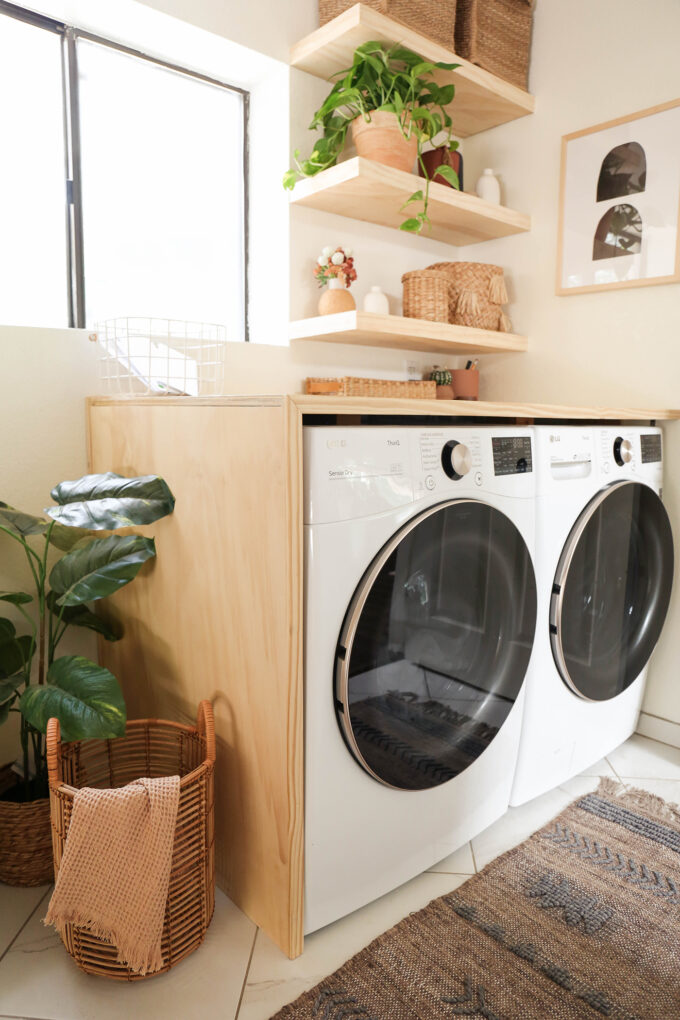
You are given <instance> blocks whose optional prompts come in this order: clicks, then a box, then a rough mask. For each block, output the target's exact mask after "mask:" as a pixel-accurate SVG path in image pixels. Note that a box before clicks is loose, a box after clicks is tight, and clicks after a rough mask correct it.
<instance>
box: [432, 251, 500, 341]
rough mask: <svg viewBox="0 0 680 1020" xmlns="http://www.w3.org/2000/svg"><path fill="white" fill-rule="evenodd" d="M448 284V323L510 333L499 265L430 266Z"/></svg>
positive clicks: (453, 263) (454, 264)
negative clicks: (504, 307)
mask: <svg viewBox="0 0 680 1020" xmlns="http://www.w3.org/2000/svg"><path fill="white" fill-rule="evenodd" d="M429 268H430V269H433V270H436V271H437V272H439V273H442V274H443V275H445V276H446V278H447V280H448V283H449V319H448V321H449V322H452V323H454V324H455V325H457V326H469V327H471V328H474V329H492V330H496V331H499V332H501V333H507V332H509V330H510V321H509V319H508V318H507V316H506V315H505V314H504V312H503V309H502V307H501V306H502V305H503V304H505V302H506V301H507V300H508V295H507V292H506V289H505V281H504V279H503V270H502V269H501V267H500V266H492V265H489V264H488V263H486V262H435V263H434V264H433V265H431V266H430V267H429Z"/></svg>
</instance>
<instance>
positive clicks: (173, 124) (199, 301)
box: [0, 0, 248, 340]
mask: <svg viewBox="0 0 680 1020" xmlns="http://www.w3.org/2000/svg"><path fill="white" fill-rule="evenodd" d="M7 15H9V16H7ZM0 59H1V61H2V63H1V65H0V82H1V83H2V85H3V86H4V94H5V95H12V97H13V102H12V103H11V104H3V107H2V109H1V110H0V125H1V126H2V130H3V137H4V138H5V139H11V140H13V141H12V143H10V145H9V146H8V150H7V151H10V152H12V153H13V154H15V158H14V159H13V160H12V161H7V162H8V164H9V165H8V166H3V167H2V168H0V183H1V184H2V192H1V193H0V194H1V195H2V197H0V216H1V223H0V226H1V227H2V242H1V243H0V272H1V273H2V276H0V279H2V281H3V285H2V289H1V290H0V323H3V324H7V323H8V324H20V325H49V326H62V325H66V324H69V325H77V326H89V327H92V326H94V325H95V323H97V322H101V321H102V320H105V319H112V318H116V317H129V316H149V317H152V316H155V317H158V318H165V319H175V320H192V321H196V322H206V323H207V322H211V323H218V324H220V325H222V326H224V327H226V336H227V339H229V340H240V339H244V338H247V281H246V266H247V251H246V245H247V230H246V204H247V193H246V189H247V185H246V180H247V166H246V153H247V137H246V132H247V110H248V96H247V94H246V93H245V92H243V91H242V90H239V89H236V88H234V87H231V86H228V85H226V84H224V83H222V82H217V81H214V80H213V79H208V78H207V77H204V76H201V75H199V74H196V73H194V72H191V71H189V70H185V69H182V68H177V67H174V66H172V67H171V66H169V65H166V64H164V63H162V62H160V61H157V60H155V59H152V58H149V57H146V56H144V55H142V54H138V53H134V52H132V51H130V50H126V49H125V48H123V47H120V46H118V45H116V44H114V43H111V42H109V41H107V40H105V39H100V38H98V37H95V36H92V35H90V34H88V33H85V32H80V31H78V30H76V29H72V28H69V27H68V26H65V25H61V24H59V23H57V22H52V21H49V20H48V19H44V18H41V17H39V16H37V15H36V16H34V15H30V14H28V13H27V12H23V11H21V9H19V8H15V7H13V6H12V5H10V4H6V3H2V0H0ZM26 125H31V129H30V130H27V127H26Z"/></svg>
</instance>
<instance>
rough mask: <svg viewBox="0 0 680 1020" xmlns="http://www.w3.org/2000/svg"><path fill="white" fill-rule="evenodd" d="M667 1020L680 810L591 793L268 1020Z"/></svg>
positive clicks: (673, 993) (679, 916)
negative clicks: (603, 1019) (449, 1019)
mask: <svg viewBox="0 0 680 1020" xmlns="http://www.w3.org/2000/svg"><path fill="white" fill-rule="evenodd" d="M460 1016H464V1017H473V1018H474V1017H477V1018H482V1020H553V1018H555V1020H576V1018H579V1020H581V1018H583V1020H586V1018H588V1020H597V1018H601V1017H611V1018H612V1020H657V1018H658V1020H679V1018H680V807H677V806H675V805H671V804H667V803H666V802H665V801H663V800H661V799H660V798H659V797H654V796H652V795H651V794H648V793H645V792H644V791H641V790H628V792H624V790H623V787H622V786H621V785H620V784H618V783H616V782H614V781H613V780H611V779H603V780H602V782H601V783H600V786H599V788H598V790H597V791H596V792H595V793H591V794H588V795H587V796H585V797H581V798H579V799H578V800H576V801H574V802H573V803H572V804H570V805H569V807H568V808H566V810H565V811H563V812H562V814H560V815H558V817H557V818H555V819H553V821H551V822H549V823H548V824H547V825H546V826H545V827H544V828H543V829H540V830H539V831H538V832H535V833H534V835H533V836H531V837H530V838H529V839H528V840H526V842H524V843H521V844H520V845H519V846H517V847H515V848H514V849H513V850H510V851H508V853H506V854H504V855H503V856H502V857H499V858H497V859H496V860H495V861H493V862H492V863H491V864H489V865H488V866H487V867H486V868H484V870H483V871H482V872H480V874H479V875H475V876H474V877H473V878H471V879H469V881H467V882H466V883H465V884H464V885H462V886H460V887H459V888H458V889H456V890H455V892H453V893H450V894H449V895H447V896H442V897H440V898H439V899H437V900H433V901H432V903H430V904H429V905H428V906H427V907H425V908H424V910H420V911H419V912H418V913H415V914H411V915H410V916H409V917H407V918H405V920H403V921H400V923H399V924H397V925H395V927H394V928H392V929H391V930H390V931H388V932H386V933H385V934H384V935H381V936H380V937H379V938H377V939H375V941H374V942H372V943H371V944H370V945H369V946H368V947H367V948H366V949H364V950H362V951H361V952H360V953H358V954H357V955H356V956H355V957H353V959H351V960H350V961H349V962H348V963H346V964H345V965H344V966H343V967H341V968H340V969H339V970H337V971H336V972H335V973H334V974H332V975H331V976H330V977H327V978H326V979H325V980H323V981H322V982H321V983H320V984H318V985H317V986H316V987H315V988H313V989H312V990H311V991H309V992H306V993H305V994H304V995H302V996H300V998H299V999H297V1000H296V1001H295V1002H294V1003H292V1004H291V1005H289V1006H285V1007H284V1008H283V1009H282V1010H281V1011H280V1012H278V1013H277V1014H276V1017H275V1018H272V1020H289V1018H292V1017H294V1018H296V1020H445V1018H447V1017H460Z"/></svg>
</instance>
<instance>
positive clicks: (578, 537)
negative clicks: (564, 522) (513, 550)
mask: <svg viewBox="0 0 680 1020" xmlns="http://www.w3.org/2000/svg"><path fill="white" fill-rule="evenodd" d="M672 581H673V537H672V535H671V526H670V522H669V520H668V514H667V513H666V510H665V509H664V505H663V503H662V502H661V500H660V499H659V497H658V496H657V494H656V493H655V492H654V490H653V489H650V488H649V487H648V486H647V485H641V484H640V483H639V482H618V483H617V484H615V485H613V486H611V487H610V488H608V489H605V490H604V491H603V492H601V493H599V495H598V496H596V497H595V499H594V500H592V502H591V503H589V504H588V506H587V507H586V508H585V510H584V511H583V513H582V514H581V516H580V517H579V519H578V521H577V522H576V524H575V525H574V528H573V529H572V532H571V534H570V536H569V539H568V540H567V544H566V546H565V548H564V551H563V553H562V556H561V558H560V563H559V565H558V568H557V574H556V575H555V583H554V585H553V594H552V597H551V610H550V631H551V634H550V637H551V642H552V649H553V656H554V658H555V662H556V664H557V668H558V669H559V671H560V673H561V675H562V678H563V680H564V681H565V682H566V683H567V684H568V685H569V687H571V689H572V690H573V691H574V692H575V693H576V694H579V695H580V696H581V697H583V698H587V699H589V700H590V701H607V700H608V699H609V698H615V697H616V695H617V694H620V693H621V692H622V691H625V689H626V688H627V687H629V686H630V684H632V683H633V681H634V680H635V679H636V677H638V676H639V675H640V673H641V672H642V670H643V669H644V667H645V665H646V664H647V661H648V659H649V657H650V655H651V654H652V650H653V648H654V645H655V644H656V642H657V640H658V638H659V634H660V633H661V628H662V626H663V622H664V620H665V618H666V611H667V609H668V602H669V599H670V594H671V585H672Z"/></svg>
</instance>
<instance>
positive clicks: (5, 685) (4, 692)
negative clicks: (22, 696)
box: [0, 676, 24, 705]
mask: <svg viewBox="0 0 680 1020" xmlns="http://www.w3.org/2000/svg"><path fill="white" fill-rule="evenodd" d="M23 682H24V678H23V677H22V676H11V677H8V679H7V680H0V705H6V704H7V702H11V701H12V700H13V699H14V697H15V696H16V693H17V691H18V689H19V688H20V687H21V685H22V684H23Z"/></svg>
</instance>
